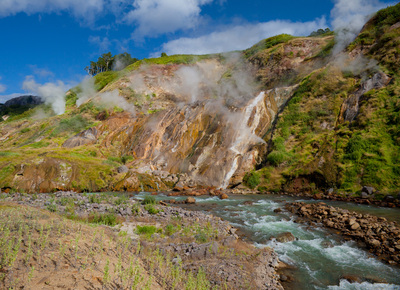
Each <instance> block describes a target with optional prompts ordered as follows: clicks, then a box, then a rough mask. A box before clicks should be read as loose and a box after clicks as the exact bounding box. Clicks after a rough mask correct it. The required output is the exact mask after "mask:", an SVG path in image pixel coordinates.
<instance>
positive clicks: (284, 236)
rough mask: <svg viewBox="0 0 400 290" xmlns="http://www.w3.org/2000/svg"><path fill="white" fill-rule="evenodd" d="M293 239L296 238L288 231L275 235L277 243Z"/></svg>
mask: <svg viewBox="0 0 400 290" xmlns="http://www.w3.org/2000/svg"><path fill="white" fill-rule="evenodd" d="M294 240H296V238H295V237H294V236H293V234H292V233H290V232H285V233H282V234H279V235H278V236H277V237H276V241H278V242H279V243H287V242H292V241H294Z"/></svg>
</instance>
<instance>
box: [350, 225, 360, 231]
mask: <svg viewBox="0 0 400 290" xmlns="http://www.w3.org/2000/svg"><path fill="white" fill-rule="evenodd" d="M359 228H360V224H359V223H354V224H353V225H352V226H351V229H352V230H353V231H354V230H357V229H359Z"/></svg>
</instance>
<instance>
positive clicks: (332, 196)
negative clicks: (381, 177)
mask: <svg viewBox="0 0 400 290" xmlns="http://www.w3.org/2000/svg"><path fill="white" fill-rule="evenodd" d="M165 194H166V195H168V196H204V195H209V196H218V197H220V198H221V199H223V198H228V197H229V195H231V194H234V195H235V194H244V195H248V194H278V195H282V196H291V197H305V198H312V199H316V200H332V201H343V202H353V203H357V204H364V205H376V206H381V207H389V208H395V207H398V208H400V192H399V193H398V194H397V195H385V194H381V193H379V192H378V191H375V189H374V188H372V187H367V186H365V187H363V188H362V190H361V193H360V194H350V193H338V192H335V190H334V189H332V188H331V189H329V190H327V191H326V192H318V193H314V194H313V193H310V192H303V191H297V192H260V191H258V190H251V189H246V188H240V189H239V188H233V189H223V190H221V189H216V188H212V187H210V188H201V189H197V188H189V187H175V188H174V190H173V191H171V192H165Z"/></svg>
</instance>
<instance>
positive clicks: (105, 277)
mask: <svg viewBox="0 0 400 290" xmlns="http://www.w3.org/2000/svg"><path fill="white" fill-rule="evenodd" d="M109 281H110V260H109V259H107V262H106V265H105V266H104V274H103V283H104V284H107V283H108V282H109Z"/></svg>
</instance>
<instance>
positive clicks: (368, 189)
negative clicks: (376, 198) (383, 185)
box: [361, 186, 375, 195]
mask: <svg viewBox="0 0 400 290" xmlns="http://www.w3.org/2000/svg"><path fill="white" fill-rule="evenodd" d="M374 191H375V188H373V187H372V186H363V188H362V189H361V192H365V193H366V194H368V195H371V194H373V193H374Z"/></svg>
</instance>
